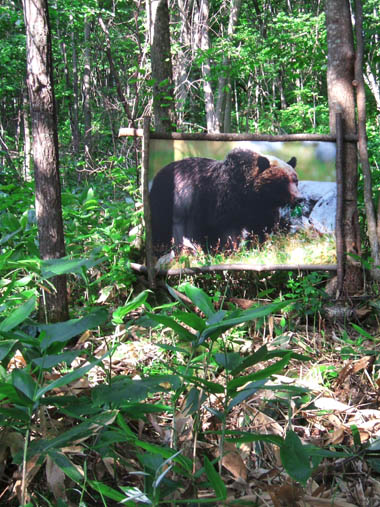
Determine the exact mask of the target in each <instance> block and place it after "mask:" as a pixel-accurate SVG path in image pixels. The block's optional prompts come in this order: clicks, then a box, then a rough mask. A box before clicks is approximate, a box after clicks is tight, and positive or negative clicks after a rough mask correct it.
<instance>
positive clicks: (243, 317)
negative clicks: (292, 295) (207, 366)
mask: <svg viewBox="0 0 380 507" xmlns="http://www.w3.org/2000/svg"><path fill="white" fill-rule="evenodd" d="M287 305H289V303H288V302H287V301H282V302H279V303H272V304H269V305H266V306H261V307H260V308H249V309H248V310H245V311H244V312H241V313H240V315H239V316H238V317H234V318H226V319H225V320H222V321H221V322H220V323H218V324H214V325H211V326H208V327H207V328H206V329H205V330H204V331H203V332H202V333H201V335H200V337H199V343H200V344H201V343H203V342H204V341H205V340H206V338H208V337H209V336H210V335H211V334H214V333H216V332H218V333H219V334H220V333H222V332H224V331H227V329H230V328H231V327H233V326H237V325H238V324H243V323H244V322H249V321H251V320H255V319H258V318H261V317H265V316H267V315H270V314H271V313H273V312H276V311H278V310H279V309H280V308H283V307H284V306H287Z"/></svg>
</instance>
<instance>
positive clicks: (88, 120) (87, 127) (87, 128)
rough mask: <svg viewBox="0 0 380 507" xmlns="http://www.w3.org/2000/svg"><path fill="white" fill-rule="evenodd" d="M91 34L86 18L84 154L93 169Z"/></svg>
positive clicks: (87, 167)
mask: <svg viewBox="0 0 380 507" xmlns="http://www.w3.org/2000/svg"><path fill="white" fill-rule="evenodd" d="M90 35H91V24H90V21H89V19H88V18H86V21H85V25H84V45H85V47H84V73H83V120H84V155H85V160H86V169H87V170H89V169H91V130H92V115H91V104H90V94H91V83H90V77H91V55H90Z"/></svg>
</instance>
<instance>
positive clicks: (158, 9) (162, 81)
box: [148, 0, 175, 132]
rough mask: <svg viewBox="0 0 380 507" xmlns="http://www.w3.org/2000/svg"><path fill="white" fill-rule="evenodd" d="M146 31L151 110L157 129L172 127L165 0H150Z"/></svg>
mask: <svg viewBox="0 0 380 507" xmlns="http://www.w3.org/2000/svg"><path fill="white" fill-rule="evenodd" d="M148 7H149V8H150V9H149V14H150V16H149V20H148V22H149V32H150V44H151V47H150V51H151V66H152V78H153V79H154V84H153V113H154V126H155V130H156V132H171V131H172V130H173V129H174V127H175V114H174V89H173V88H174V87H173V70H172V59H171V47H170V32H169V9H168V2H167V0H149V5H148Z"/></svg>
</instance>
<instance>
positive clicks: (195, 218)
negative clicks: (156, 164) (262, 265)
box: [150, 148, 300, 253]
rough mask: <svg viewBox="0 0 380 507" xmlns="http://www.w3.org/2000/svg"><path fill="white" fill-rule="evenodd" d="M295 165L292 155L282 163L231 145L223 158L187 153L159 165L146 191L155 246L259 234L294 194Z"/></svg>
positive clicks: (219, 242) (218, 242)
mask: <svg viewBox="0 0 380 507" xmlns="http://www.w3.org/2000/svg"><path fill="white" fill-rule="evenodd" d="M295 165H296V159H295V158H294V157H293V158H292V159H291V160H290V161H289V162H288V163H285V162H283V161H281V160H279V159H276V158H275V157H267V156H263V155H260V154H259V153H256V152H254V151H252V150H249V149H242V148H235V149H234V150H232V151H231V152H230V153H229V154H228V155H227V157H226V159H225V160H224V161H219V160H212V159H208V158H187V159H184V160H181V161H178V162H172V163H171V164H169V165H167V166H165V167H164V168H163V169H161V170H160V171H159V172H158V173H157V175H156V176H155V178H154V180H153V185H152V188H151V191H150V206H151V213H152V233H153V245H154V249H155V252H156V253H163V252H165V250H167V249H168V248H169V247H170V245H171V244H172V241H173V239H174V243H175V244H176V245H183V242H184V239H185V238H186V239H187V240H189V241H190V242H192V243H195V244H198V245H200V246H201V247H202V248H208V247H209V248H215V247H217V246H220V247H225V246H226V245H229V246H231V245H233V244H235V243H236V242H237V241H238V240H239V238H240V237H241V236H242V234H243V233H247V232H248V233H252V234H254V235H257V236H258V237H259V239H260V240H263V239H264V237H265V234H267V233H270V232H271V231H272V230H273V228H274V226H275V225H276V224H277V223H278V220H279V216H278V215H279V213H278V210H279V208H280V207H282V206H285V205H286V204H290V203H293V202H295V201H296V200H297V199H298V198H299V197H300V195H299V193H298V188H297V185H298V179H297V174H296V172H295V170H294V168H295Z"/></svg>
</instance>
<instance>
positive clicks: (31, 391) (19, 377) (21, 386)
mask: <svg viewBox="0 0 380 507" xmlns="http://www.w3.org/2000/svg"><path fill="white" fill-rule="evenodd" d="M12 384H13V386H14V387H15V388H16V389H17V391H19V392H20V393H22V394H23V395H24V396H25V397H26V398H28V399H29V400H30V401H34V399H35V395H36V392H37V391H38V385H37V384H36V382H35V381H34V379H33V378H32V377H31V376H30V374H29V373H28V372H27V371H26V370H19V369H18V368H16V369H15V370H13V371H12Z"/></svg>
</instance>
